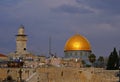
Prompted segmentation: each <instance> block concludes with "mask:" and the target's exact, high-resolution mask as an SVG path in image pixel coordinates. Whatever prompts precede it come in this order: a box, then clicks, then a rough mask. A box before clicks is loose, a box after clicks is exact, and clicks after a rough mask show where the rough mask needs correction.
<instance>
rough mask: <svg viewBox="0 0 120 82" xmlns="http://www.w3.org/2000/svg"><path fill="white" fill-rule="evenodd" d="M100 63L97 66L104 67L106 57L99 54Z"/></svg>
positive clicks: (98, 60)
mask: <svg viewBox="0 0 120 82" xmlns="http://www.w3.org/2000/svg"><path fill="white" fill-rule="evenodd" d="M97 62H98V65H97V67H100V68H101V67H104V65H105V64H104V57H103V56H99V58H98V59H97Z"/></svg>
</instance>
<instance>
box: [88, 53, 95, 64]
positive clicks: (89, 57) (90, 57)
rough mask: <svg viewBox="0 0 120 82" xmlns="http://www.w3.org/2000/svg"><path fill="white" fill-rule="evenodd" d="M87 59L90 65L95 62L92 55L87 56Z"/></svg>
mask: <svg viewBox="0 0 120 82" xmlns="http://www.w3.org/2000/svg"><path fill="white" fill-rule="evenodd" d="M88 59H89V61H90V62H91V63H92V65H93V63H94V62H95V61H96V56H95V55H94V54H90V55H89V56H88Z"/></svg>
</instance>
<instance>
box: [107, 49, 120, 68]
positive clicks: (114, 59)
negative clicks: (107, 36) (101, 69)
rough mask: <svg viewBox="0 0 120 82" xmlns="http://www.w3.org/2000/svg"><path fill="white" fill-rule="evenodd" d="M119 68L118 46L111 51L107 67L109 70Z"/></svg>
mask: <svg viewBox="0 0 120 82" xmlns="http://www.w3.org/2000/svg"><path fill="white" fill-rule="evenodd" d="M118 68H119V57H118V54H117V51H116V48H114V50H113V52H111V53H110V55H109V59H108V63H107V69H108V70H116V69H118Z"/></svg>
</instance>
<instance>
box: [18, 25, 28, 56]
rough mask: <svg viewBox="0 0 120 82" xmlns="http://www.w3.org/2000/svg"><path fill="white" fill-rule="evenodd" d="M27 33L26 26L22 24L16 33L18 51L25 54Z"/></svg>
mask: <svg viewBox="0 0 120 82" xmlns="http://www.w3.org/2000/svg"><path fill="white" fill-rule="evenodd" d="M26 43H27V35H25V32H24V26H22V25H21V26H20V27H19V29H18V34H17V35H16V53H18V54H23V53H24V52H25V51H26Z"/></svg>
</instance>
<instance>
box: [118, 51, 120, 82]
mask: <svg viewBox="0 0 120 82" xmlns="http://www.w3.org/2000/svg"><path fill="white" fill-rule="evenodd" d="M118 59H119V73H118V77H119V81H118V82H120V50H119V57H118Z"/></svg>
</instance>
